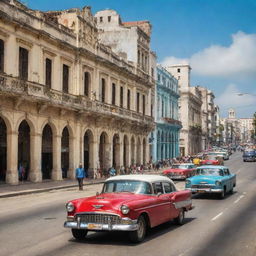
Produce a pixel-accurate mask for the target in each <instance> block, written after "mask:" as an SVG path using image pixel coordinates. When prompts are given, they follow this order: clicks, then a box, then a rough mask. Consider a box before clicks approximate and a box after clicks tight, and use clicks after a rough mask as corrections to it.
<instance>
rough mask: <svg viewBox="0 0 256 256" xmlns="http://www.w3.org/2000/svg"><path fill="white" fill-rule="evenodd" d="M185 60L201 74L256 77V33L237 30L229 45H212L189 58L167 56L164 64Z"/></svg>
mask: <svg viewBox="0 0 256 256" xmlns="http://www.w3.org/2000/svg"><path fill="white" fill-rule="evenodd" d="M175 61H177V62H176V63H175ZM184 62H187V63H188V62H189V63H190V65H191V67H192V69H193V72H194V73H195V74H198V75H201V76H212V77H222V78H230V79H234V78H244V77H247V78H255V77H256V34H246V33H243V32H237V33H236V34H234V35H232V43H231V45H230V46H229V47H224V46H220V45H212V46H210V47H209V48H206V49H204V50H202V51H200V52H197V53H195V54H194V55H192V56H191V57H190V58H189V60H187V59H177V58H175V57H172V56H171V57H166V58H165V59H164V60H163V62H162V65H163V66H168V65H172V64H180V63H181V64H184Z"/></svg>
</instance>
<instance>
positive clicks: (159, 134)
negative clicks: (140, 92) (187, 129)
mask: <svg viewBox="0 0 256 256" xmlns="http://www.w3.org/2000/svg"><path fill="white" fill-rule="evenodd" d="M156 72H157V81H156V83H157V84H156V96H155V100H156V104H155V106H156V108H155V122H156V129H155V130H154V131H153V132H152V133H151V135H150V136H151V137H150V138H149V141H150V143H151V157H152V160H153V162H156V161H158V160H162V159H168V158H173V157H177V156H179V132H180V129H181V127H182V126H181V122H180V121H179V115H178V108H179V105H178V100H179V97H180V96H179V89H178V80H177V79H176V78H175V77H174V76H172V75H171V74H170V73H169V72H168V71H167V70H166V69H165V68H163V67H162V66H161V65H157V68H156Z"/></svg>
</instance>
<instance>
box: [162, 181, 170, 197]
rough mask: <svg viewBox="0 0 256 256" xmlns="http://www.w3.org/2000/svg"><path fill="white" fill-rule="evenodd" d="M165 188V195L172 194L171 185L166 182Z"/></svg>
mask: <svg viewBox="0 0 256 256" xmlns="http://www.w3.org/2000/svg"><path fill="white" fill-rule="evenodd" d="M163 186H164V193H166V194H168V193H171V192H172V186H171V184H170V183H168V182H164V183H163Z"/></svg>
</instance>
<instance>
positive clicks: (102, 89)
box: [101, 78, 106, 102]
mask: <svg viewBox="0 0 256 256" xmlns="http://www.w3.org/2000/svg"><path fill="white" fill-rule="evenodd" d="M105 87H106V82H105V79H104V78H102V79H101V101H102V102H105V90H106V88H105Z"/></svg>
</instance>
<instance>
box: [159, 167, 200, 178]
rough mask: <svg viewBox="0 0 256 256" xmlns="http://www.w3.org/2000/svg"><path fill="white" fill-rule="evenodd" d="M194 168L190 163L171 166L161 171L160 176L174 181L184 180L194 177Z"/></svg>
mask: <svg viewBox="0 0 256 256" xmlns="http://www.w3.org/2000/svg"><path fill="white" fill-rule="evenodd" d="M195 170H196V166H195V165H194V164H192V163H180V164H173V165H172V167H171V168H169V169H166V170H163V172H162V174H163V175H165V176H167V177H169V178H171V179H173V180H175V179H186V178H188V177H191V176H193V175H194V172H195Z"/></svg>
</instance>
